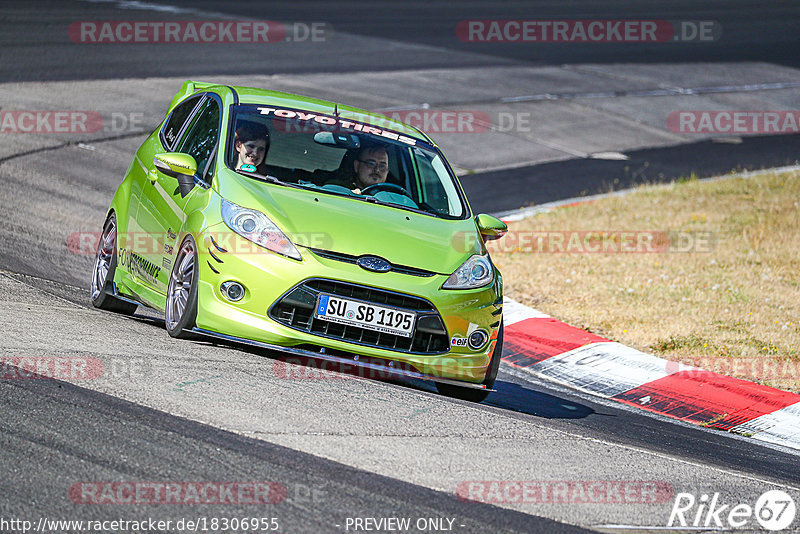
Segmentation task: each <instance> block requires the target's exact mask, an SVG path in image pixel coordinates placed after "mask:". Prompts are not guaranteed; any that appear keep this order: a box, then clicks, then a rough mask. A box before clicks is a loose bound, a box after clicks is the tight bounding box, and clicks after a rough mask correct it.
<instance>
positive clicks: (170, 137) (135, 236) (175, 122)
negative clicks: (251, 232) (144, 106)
mask: <svg viewBox="0 0 800 534" xmlns="http://www.w3.org/2000/svg"><path fill="white" fill-rule="evenodd" d="M202 100H203V96H202V95H198V96H191V97H189V98H187V99H186V100H184V101H183V102H181V103H180V104H178V105H177V106H175V108H174V109H173V110H172V112H171V113H170V114H169V115H168V116H167V119H166V120H165V121H164V125H163V127H162V128H161V131H160V132H159V135H158V136H153V137H151V138H150V139H148V141H147V142H145V144H143V145H142V146H141V147H140V148H139V150H138V151H137V152H136V158H135V160H134V162H133V165H132V166H131V178H132V179H131V194H130V197H129V198H130V200H129V206H128V233H127V235H126V236H122V237H124V238H125V239H124V240H122V239H121V240H120V248H121V255H120V259H121V261H122V262H123V264H124V265H125V268H126V269H127V271H128V275H129V276H130V277H131V278H133V280H134V281H135V282H137V283H138V284H141V285H144V286H145V287H153V285H154V284H153V283H152V280H151V279H152V272H153V270H152V269H148V268H147V267H148V266H147V264H146V263H145V259H146V258H147V256H148V254H149V253H150V252H151V251H152V250H153V248H154V247H155V246H156V241H157V240H158V237H157V236H153V235H151V234H150V232H151V231H154V228H155V227H156V225H155V221H153V220H152V219H153V216H152V213H151V209H145V210H142V209H140V207H141V204H142V200H143V199H145V198H146V197H147V195H148V192H149V190H150V189H151V188H152V187H153V184H152V182H151V174H150V171H151V170H152V169H153V156H155V155H156V154H161V153H164V152H170V151H172V150H173V149H174V148H175V146H176V145H177V144H178V141H179V140H180V136H181V134H182V132H183V131H184V130H185V129H186V127H187V126H188V122H189V119H190V118H191V117H192V116H193V112H194V111H195V109H196V108H197V107H198V106H199V105H200V103H201V101H202ZM140 297H142V298H145V299H146V300H149V299H147V295H145V294H142V295H140Z"/></svg>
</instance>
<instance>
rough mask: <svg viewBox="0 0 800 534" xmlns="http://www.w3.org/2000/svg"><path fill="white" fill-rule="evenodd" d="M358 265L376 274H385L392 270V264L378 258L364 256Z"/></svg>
mask: <svg viewBox="0 0 800 534" xmlns="http://www.w3.org/2000/svg"><path fill="white" fill-rule="evenodd" d="M356 265H358V266H359V267H361V268H362V269H366V270H368V271H372V272H376V273H385V272H388V271H391V270H392V264H391V263H389V262H388V261H386V260H384V259H383V258H379V257H377V256H364V257H361V258H358V259H357V260H356Z"/></svg>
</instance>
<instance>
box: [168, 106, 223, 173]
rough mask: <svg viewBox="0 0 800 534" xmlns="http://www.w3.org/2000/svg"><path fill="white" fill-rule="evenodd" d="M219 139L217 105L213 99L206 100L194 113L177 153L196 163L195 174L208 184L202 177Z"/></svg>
mask: <svg viewBox="0 0 800 534" xmlns="http://www.w3.org/2000/svg"><path fill="white" fill-rule="evenodd" d="M218 138H219V105H218V104H217V101H216V100H215V99H214V98H208V99H206V100H205V102H203V103H202V105H201V106H200V109H199V110H198V111H197V113H195V115H194V118H193V119H192V121H191V124H190V125H189V126H188V127H187V128H186V133H185V134H184V135H183V139H182V140H181V143H180V149H179V150H178V152H183V153H185V154H189V155H190V156H192V157H193V158H194V159H195V161H196V162H197V174H198V175H199V176H200V177H201V178H203V179H205V180H206V181H208V182H210V180H208V178H207V177H206V176H205V175H204V171H205V169H206V164H207V163H208V160H209V158H211V156H212V154H213V153H214V147H216V146H217V139H218Z"/></svg>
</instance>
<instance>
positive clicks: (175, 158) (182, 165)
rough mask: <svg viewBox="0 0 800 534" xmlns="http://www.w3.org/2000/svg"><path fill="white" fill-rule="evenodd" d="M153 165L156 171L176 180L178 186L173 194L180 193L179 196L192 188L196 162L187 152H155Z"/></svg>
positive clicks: (183, 195)
mask: <svg viewBox="0 0 800 534" xmlns="http://www.w3.org/2000/svg"><path fill="white" fill-rule="evenodd" d="M153 165H155V167H156V169H158V172H160V173H162V174H165V175H167V176H170V177H172V178H175V179H176V180H178V188H177V189H176V190H175V193H173V195H175V194H177V193H180V194H181V198H183V197H185V196H186V195H188V194H189V192H190V191H191V190H192V189H193V188H194V175H195V174H196V173H197V162H196V161H195V159H194V158H193V157H192V156H190V155H189V154H184V153H183V152H167V153H165V154H156V155H155V156H154V157H153Z"/></svg>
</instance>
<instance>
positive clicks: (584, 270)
mask: <svg viewBox="0 0 800 534" xmlns="http://www.w3.org/2000/svg"><path fill="white" fill-rule="evenodd" d="M490 250H491V252H492V259H493V260H494V262H495V263H496V264H497V266H498V267H499V269H500V271H501V272H502V273H503V277H504V282H505V294H506V296H508V297H511V298H513V299H515V300H518V301H520V302H522V303H523V304H527V305H529V306H532V307H534V308H536V309H539V310H541V311H543V312H545V313H548V314H550V315H552V316H554V317H556V318H558V319H560V320H562V321H565V322H567V323H570V324H572V325H575V326H578V327H581V328H584V329H586V330H589V331H591V332H594V333H597V334H600V335H603V336H605V337H607V338H609V339H612V340H615V341H619V342H621V343H624V344H626V345H629V346H632V347H636V348H638V349H640V350H643V351H646V352H651V353H654V354H656V355H659V356H661V357H664V358H667V359H671V360H675V361H680V362H682V363H686V364H689V365H695V366H697V367H702V368H704V369H708V370H711V371H717V372H719V373H722V374H726V375H729V376H734V377H738V378H744V379H747V380H752V381H755V382H758V383H761V384H766V385H770V386H773V387H777V388H781V389H786V390H789V391H795V392H800V172H791V173H783V174H776V173H771V172H766V173H763V174H758V175H755V176H752V177H750V178H736V177H734V178H727V179H722V180H715V181H697V180H693V179H689V180H682V181H679V182H676V183H673V184H670V185H668V186H643V187H640V188H638V189H636V190H635V191H633V192H631V193H630V194H628V195H624V196H616V197H609V198H604V199H601V200H596V201H593V202H587V203H583V204H577V205H572V206H568V207H564V208H560V209H557V210H554V211H551V212H548V213H543V214H539V215H536V216H534V217H530V218H527V219H525V220H523V221H519V222H516V223H511V224H510V225H509V234H508V235H507V236H506V237H504V238H503V239H502V240H500V241H497V242H492V243H490Z"/></svg>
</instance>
